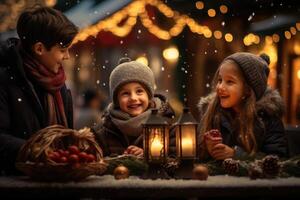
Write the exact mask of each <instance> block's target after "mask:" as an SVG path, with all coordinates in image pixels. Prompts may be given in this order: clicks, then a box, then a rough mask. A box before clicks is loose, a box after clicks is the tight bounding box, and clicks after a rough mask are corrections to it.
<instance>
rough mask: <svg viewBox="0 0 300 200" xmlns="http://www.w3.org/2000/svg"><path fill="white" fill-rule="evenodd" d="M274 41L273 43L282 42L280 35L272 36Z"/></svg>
mask: <svg viewBox="0 0 300 200" xmlns="http://www.w3.org/2000/svg"><path fill="white" fill-rule="evenodd" d="M272 39H273V41H274V42H276V43H277V42H279V40H280V37H279V35H278V34H276V33H274V34H273V35H272Z"/></svg>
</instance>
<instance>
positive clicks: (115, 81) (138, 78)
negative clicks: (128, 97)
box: [109, 58, 155, 105]
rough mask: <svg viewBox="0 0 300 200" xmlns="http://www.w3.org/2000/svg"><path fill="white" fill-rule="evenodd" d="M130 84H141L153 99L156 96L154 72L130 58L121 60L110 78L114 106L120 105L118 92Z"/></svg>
mask: <svg viewBox="0 0 300 200" xmlns="http://www.w3.org/2000/svg"><path fill="white" fill-rule="evenodd" d="M129 82H138V83H141V84H142V85H143V86H144V87H145V89H146V91H147V93H148V95H149V98H150V99H151V98H152V97H153V94H154V87H155V78H154V74H153V72H152V70H151V69H150V68H149V67H148V66H146V65H144V64H142V63H140V62H137V61H131V60H130V58H121V59H120V61H119V65H118V66H117V67H116V68H115V69H114V70H113V71H112V72H111V74H110V77H109V91H110V96H111V98H112V99H113V103H114V105H118V104H119V103H118V90H119V88H120V87H121V86H122V85H124V84H126V83H129Z"/></svg>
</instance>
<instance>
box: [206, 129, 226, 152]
mask: <svg viewBox="0 0 300 200" xmlns="http://www.w3.org/2000/svg"><path fill="white" fill-rule="evenodd" d="M215 132H216V130H211V131H208V132H206V133H205V134H204V140H205V144H206V147H207V150H208V153H209V154H210V155H211V154H212V149H213V147H214V146H215V145H217V144H220V143H222V137H221V133H219V134H215Z"/></svg>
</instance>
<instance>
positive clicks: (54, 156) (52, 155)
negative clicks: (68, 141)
mask: <svg viewBox="0 0 300 200" xmlns="http://www.w3.org/2000/svg"><path fill="white" fill-rule="evenodd" d="M48 158H49V159H50V160H52V161H54V162H59V157H57V156H56V155H55V154H54V153H50V154H49V155H48Z"/></svg>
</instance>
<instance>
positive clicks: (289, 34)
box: [284, 31, 292, 40]
mask: <svg viewBox="0 0 300 200" xmlns="http://www.w3.org/2000/svg"><path fill="white" fill-rule="evenodd" d="M284 36H285V38H286V39H288V40H289V39H291V37H292V35H291V33H290V32H289V31H284Z"/></svg>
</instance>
